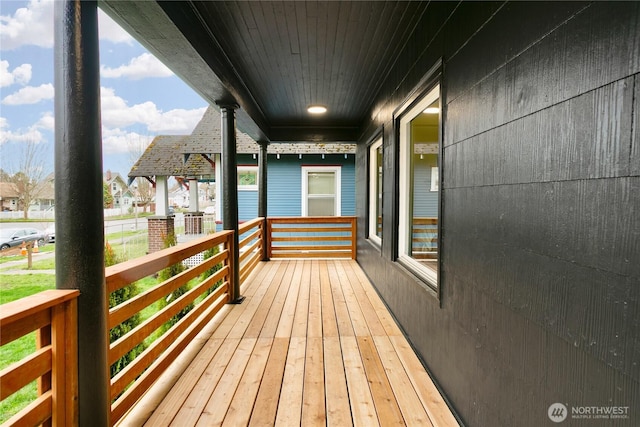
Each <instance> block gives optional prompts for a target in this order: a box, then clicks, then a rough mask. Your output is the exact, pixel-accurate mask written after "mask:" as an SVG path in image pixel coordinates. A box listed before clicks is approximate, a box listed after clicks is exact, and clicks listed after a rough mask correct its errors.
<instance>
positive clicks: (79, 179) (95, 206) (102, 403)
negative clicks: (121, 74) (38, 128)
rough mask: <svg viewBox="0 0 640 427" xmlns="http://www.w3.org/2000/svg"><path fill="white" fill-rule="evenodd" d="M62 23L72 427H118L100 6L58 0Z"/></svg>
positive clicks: (59, 209)
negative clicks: (73, 330) (72, 305)
mask: <svg viewBox="0 0 640 427" xmlns="http://www.w3.org/2000/svg"><path fill="white" fill-rule="evenodd" d="M54 22H55V53H54V57H55V58H54V60H55V67H54V69H55V87H56V94H55V123H56V124H55V126H56V128H55V180H56V186H55V201H56V213H55V218H56V287H57V288H58V289H79V290H80V297H79V299H78V396H77V402H78V418H77V419H75V420H71V424H70V425H81V426H89V425H91V426H110V425H111V422H110V419H109V418H110V407H111V401H110V396H109V367H108V366H107V346H108V342H107V337H108V331H107V308H108V307H107V295H106V290H105V275H104V211H103V202H102V136H101V128H100V60H99V53H98V10H97V2H96V1H84V0H82V1H81V0H60V1H57V2H55V19H54ZM68 398H69V399H72V400H74V399H75V396H68Z"/></svg>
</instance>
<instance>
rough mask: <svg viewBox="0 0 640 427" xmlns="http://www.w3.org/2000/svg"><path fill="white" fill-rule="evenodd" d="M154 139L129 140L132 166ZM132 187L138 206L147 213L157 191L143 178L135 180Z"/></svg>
mask: <svg viewBox="0 0 640 427" xmlns="http://www.w3.org/2000/svg"><path fill="white" fill-rule="evenodd" d="M152 139H153V137H151V136H147V137H144V136H138V137H137V138H136V137H133V136H132V137H130V138H129V139H128V140H127V144H128V145H129V160H130V161H131V165H132V166H133V165H135V164H136V163H137V162H138V159H140V157H142V155H143V154H144V152H145V150H146V149H147V147H148V146H149V144H150V143H151V141H152ZM131 187H133V189H132V190H133V197H134V198H135V200H136V205H137V206H142V207H143V210H144V212H147V209H148V207H149V205H150V204H151V202H152V201H153V198H154V197H155V194H156V189H155V188H154V186H153V185H152V184H151V182H149V181H148V180H147V179H146V178H142V177H137V178H135V181H134V182H133V183H132V185H131Z"/></svg>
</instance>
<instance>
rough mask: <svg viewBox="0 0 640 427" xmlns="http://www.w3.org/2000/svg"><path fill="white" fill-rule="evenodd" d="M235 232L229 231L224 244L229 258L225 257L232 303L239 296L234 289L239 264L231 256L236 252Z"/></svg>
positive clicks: (237, 281)
mask: <svg viewBox="0 0 640 427" xmlns="http://www.w3.org/2000/svg"><path fill="white" fill-rule="evenodd" d="M234 235H235V233H231V234H229V235H228V236H227V242H226V246H227V249H228V250H229V254H230V256H229V258H227V265H228V266H229V302H230V303H232V304H233V303H234V302H235V301H236V298H237V297H238V296H239V294H240V292H239V289H238V290H236V286H234V285H235V284H238V283H239V279H240V278H239V277H238V275H239V268H238V267H239V266H238V264H239V263H240V260H239V259H238V258H237V257H235V256H233V254H235V253H237V251H238V250H237V248H236V247H235V242H236V241H237V240H238V239H237V238H234Z"/></svg>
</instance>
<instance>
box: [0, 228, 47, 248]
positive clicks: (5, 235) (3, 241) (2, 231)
mask: <svg viewBox="0 0 640 427" xmlns="http://www.w3.org/2000/svg"><path fill="white" fill-rule="evenodd" d="M48 239H49V238H48V237H47V235H46V234H45V233H43V232H41V231H38V230H36V229H35V228H0V250H5V249H9V248H12V247H14V246H20V245H21V244H22V243H23V242H33V241H37V242H38V246H42V245H44V244H45V243H46V242H47V240H48Z"/></svg>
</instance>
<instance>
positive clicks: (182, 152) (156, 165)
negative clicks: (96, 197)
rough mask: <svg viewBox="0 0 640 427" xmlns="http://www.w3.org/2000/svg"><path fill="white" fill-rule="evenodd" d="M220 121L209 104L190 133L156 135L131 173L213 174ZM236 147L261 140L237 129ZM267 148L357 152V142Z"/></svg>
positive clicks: (253, 148) (254, 148) (252, 147)
mask: <svg viewBox="0 0 640 427" xmlns="http://www.w3.org/2000/svg"><path fill="white" fill-rule="evenodd" d="M220 124H221V120H220V112H219V111H218V110H217V109H216V108H214V107H212V106H209V108H207V110H206V112H205V113H204V115H203V116H202V119H200V122H198V124H197V125H196V127H195V129H194V130H193V132H192V133H191V135H161V136H157V137H156V138H154V139H153V141H152V142H151V144H149V146H148V147H147V149H146V150H145V152H144V153H143V154H142V156H141V157H140V159H138V161H137V162H136V164H135V165H133V167H132V168H131V171H130V172H129V177H139V176H183V177H189V176H211V175H214V173H215V169H214V168H213V165H212V164H211V163H210V162H209V161H208V160H207V157H209V158H210V159H211V158H212V155H213V154H219V153H220V152H221V141H222V135H221V130H220ZM236 147H237V153H238V154H257V153H258V152H259V151H260V146H259V145H258V143H257V142H256V141H254V140H253V139H251V137H249V135H247V134H245V133H243V132H240V131H237V132H236ZM267 152H268V153H270V154H354V153H355V152H356V145H355V144H339V143H326V144H325V143H277V144H270V145H269V146H268V147H267ZM202 154H204V156H203V155H202ZM185 158H186V159H187V161H186V162H185Z"/></svg>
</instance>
